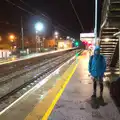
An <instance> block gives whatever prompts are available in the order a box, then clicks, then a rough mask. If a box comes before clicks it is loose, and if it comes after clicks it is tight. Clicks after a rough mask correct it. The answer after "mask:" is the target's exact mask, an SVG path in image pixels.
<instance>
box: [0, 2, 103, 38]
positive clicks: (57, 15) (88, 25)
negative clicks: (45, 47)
mask: <svg viewBox="0 0 120 120" xmlns="http://www.w3.org/2000/svg"><path fill="white" fill-rule="evenodd" d="M10 1H12V2H13V3H15V4H16V5H18V6H21V7H22V8H24V9H26V10H28V11H29V12H32V13H35V14H36V10H38V11H39V12H37V14H41V13H44V14H45V15H47V16H48V17H49V18H50V20H48V21H44V22H45V23H48V24H47V25H46V27H47V28H48V29H47V30H46V31H47V32H48V31H49V32H48V33H51V25H50V23H52V25H54V27H55V26H57V27H60V29H62V30H58V29H57V30H58V31H59V32H60V33H61V34H65V35H71V36H73V37H76V38H79V34H80V32H92V31H93V29H94V0H73V4H74V6H75V8H76V11H77V13H78V15H79V17H80V20H81V22H82V24H83V27H84V31H82V29H81V26H80V24H79V22H78V20H77V18H76V16H75V14H74V11H73V9H72V6H71V4H70V1H69V0H23V1H24V2H25V3H28V4H29V5H30V6H31V7H30V6H27V5H25V4H24V3H22V2H20V0H10ZM99 1H100V0H99ZM101 6H102V2H101V1H100V2H99V7H98V15H99V21H98V23H100V16H101ZM21 16H23V18H24V26H25V29H26V30H28V31H32V30H30V27H33V24H34V23H35V22H36V21H37V20H38V19H39V16H32V15H30V14H28V13H27V12H24V11H21V10H20V9H18V8H17V7H15V6H13V5H12V4H10V3H7V2H6V1H5V0H0V21H1V22H3V21H4V22H6V23H9V24H12V25H13V24H14V25H13V26H14V28H19V26H20V17H21ZM52 27H53V26H52Z"/></svg>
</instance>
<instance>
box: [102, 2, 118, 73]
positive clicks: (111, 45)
mask: <svg viewBox="0 0 120 120" xmlns="http://www.w3.org/2000/svg"><path fill="white" fill-rule="evenodd" d="M119 30H120V0H104V3H103V8H102V20H101V30H100V47H101V51H100V52H101V54H103V55H104V56H105V57H106V60H107V72H110V71H111V69H112V72H114V73H117V72H116V71H117V70H118V69H116V68H117V67H118V64H117V63H118V56H119V45H118V44H119V42H118V38H116V37H114V34H115V33H117V32H119Z"/></svg>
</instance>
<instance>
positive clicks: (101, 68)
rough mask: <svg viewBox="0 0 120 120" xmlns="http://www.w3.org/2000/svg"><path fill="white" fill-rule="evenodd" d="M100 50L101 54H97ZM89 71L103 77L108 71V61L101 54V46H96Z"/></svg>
mask: <svg viewBox="0 0 120 120" xmlns="http://www.w3.org/2000/svg"><path fill="white" fill-rule="evenodd" d="M95 51H98V52H99V54H95ZM88 68H89V72H90V74H91V75H92V76H93V77H103V76H104V72H105V71H106V61H105V58H104V56H103V55H101V54H100V48H99V47H96V48H95V50H94V55H93V56H91V57H90V60H89V66H88Z"/></svg>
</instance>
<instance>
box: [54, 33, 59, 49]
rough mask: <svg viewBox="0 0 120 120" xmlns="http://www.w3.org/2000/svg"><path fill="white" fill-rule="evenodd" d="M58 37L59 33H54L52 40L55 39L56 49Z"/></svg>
mask: <svg viewBox="0 0 120 120" xmlns="http://www.w3.org/2000/svg"><path fill="white" fill-rule="evenodd" d="M58 36H59V33H58V32H57V31H55V32H54V38H55V43H56V45H55V46H56V47H58Z"/></svg>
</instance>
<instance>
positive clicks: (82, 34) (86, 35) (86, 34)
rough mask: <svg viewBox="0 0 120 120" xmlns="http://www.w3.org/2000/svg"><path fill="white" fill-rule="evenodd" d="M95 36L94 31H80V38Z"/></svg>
mask: <svg viewBox="0 0 120 120" xmlns="http://www.w3.org/2000/svg"><path fill="white" fill-rule="evenodd" d="M89 37H90V38H91V37H95V35H94V33H80V38H89Z"/></svg>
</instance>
